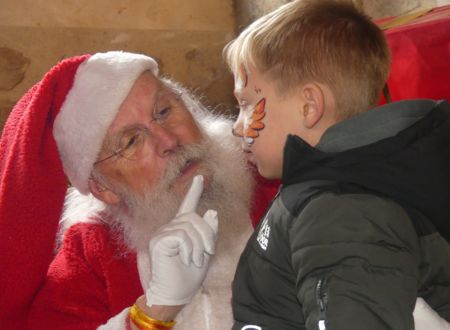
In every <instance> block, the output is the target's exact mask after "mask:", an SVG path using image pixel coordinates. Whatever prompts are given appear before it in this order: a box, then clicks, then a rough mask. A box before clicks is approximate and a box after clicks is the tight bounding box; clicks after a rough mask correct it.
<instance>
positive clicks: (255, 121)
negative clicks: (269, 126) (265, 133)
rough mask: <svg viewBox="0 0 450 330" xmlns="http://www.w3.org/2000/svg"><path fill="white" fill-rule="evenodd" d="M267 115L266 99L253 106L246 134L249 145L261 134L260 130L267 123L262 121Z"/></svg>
mask: <svg viewBox="0 0 450 330" xmlns="http://www.w3.org/2000/svg"><path fill="white" fill-rule="evenodd" d="M265 116H266V99H264V98H263V99H261V100H259V102H258V103H257V104H256V105H255V107H254V108H253V112H252V114H251V115H250V116H249V118H248V123H249V124H248V126H247V127H246V128H245V131H244V136H245V140H246V142H247V144H248V145H252V144H253V143H254V142H255V141H254V139H256V138H257V137H258V136H259V131H260V130H262V129H263V128H264V127H265V125H264V123H263V122H262V121H261V120H262V119H263V118H264V117H265Z"/></svg>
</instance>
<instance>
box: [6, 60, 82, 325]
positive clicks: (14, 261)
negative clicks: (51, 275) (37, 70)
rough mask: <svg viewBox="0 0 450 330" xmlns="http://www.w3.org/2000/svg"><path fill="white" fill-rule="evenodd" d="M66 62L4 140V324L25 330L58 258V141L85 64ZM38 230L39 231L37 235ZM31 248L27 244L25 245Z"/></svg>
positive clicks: (27, 101)
mask: <svg viewBox="0 0 450 330" xmlns="http://www.w3.org/2000/svg"><path fill="white" fill-rule="evenodd" d="M86 58H87V56H84V57H76V58H72V59H70V60H66V61H64V62H61V63H60V64H59V65H57V66H55V67H54V68H53V69H52V70H51V71H49V72H48V73H47V74H46V75H45V76H44V78H43V79H42V80H41V81H40V82H39V83H38V84H36V85H35V86H34V87H32V88H31V89H30V90H29V91H28V92H27V93H26V94H25V95H24V96H23V97H22V99H21V100H20V101H19V102H18V103H17V105H16V106H15V107H14V109H13V110H12V112H11V115H10V116H9V118H8V120H7V122H6V124H5V127H4V129H3V132H2V137H1V140H0V244H1V246H0V265H1V266H0V268H1V271H0V324H1V327H2V329H23V328H24V327H25V323H24V322H25V320H26V316H27V312H28V309H29V306H30V303H31V300H32V298H33V296H34V295H35V294H36V292H37V290H38V289H39V287H40V286H41V285H42V283H43V281H44V279H45V275H46V272H47V269H48V266H49V264H50V262H51V260H52V258H53V249H54V240H55V233H56V230H57V225H58V220H59V218H60V215H61V210H62V206H63V201H64V195H65V191H66V186H67V183H66V179H65V176H64V173H63V169H62V164H61V161H60V160H59V156H58V151H57V148H56V143H55V141H54V139H53V135H52V126H53V121H54V119H55V116H56V115H57V114H58V111H59V108H60V107H61V104H62V103H63V101H64V99H65V96H66V94H67V91H68V90H69V89H70V88H71V86H72V82H73V77H74V73H75V71H76V69H77V68H78V65H79V63H81V62H82V61H84V60H85V59H86ZM35 229H36V230H35ZM25 242H26V243H25Z"/></svg>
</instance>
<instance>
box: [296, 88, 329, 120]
mask: <svg viewBox="0 0 450 330" xmlns="http://www.w3.org/2000/svg"><path fill="white" fill-rule="evenodd" d="M300 97H301V99H302V108H301V109H300V111H301V113H300V115H301V116H302V119H303V124H304V126H305V127H306V128H313V127H314V126H315V125H316V124H317V123H318V122H319V120H320V119H321V118H322V116H323V114H324V112H325V95H324V93H323V91H322V88H321V87H320V86H319V85H318V84H314V83H307V84H305V85H303V86H302V87H301V90H300Z"/></svg>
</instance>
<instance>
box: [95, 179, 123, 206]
mask: <svg viewBox="0 0 450 330" xmlns="http://www.w3.org/2000/svg"><path fill="white" fill-rule="evenodd" d="M88 186H89V190H90V191H91V193H92V195H94V197H95V198H97V199H99V200H101V201H102V202H105V203H106V204H117V203H119V202H120V198H119V196H118V195H117V194H116V193H115V192H114V191H112V190H110V189H109V188H107V187H106V186H104V185H103V184H101V183H99V182H98V181H97V180H95V179H92V178H90V179H89V181H88Z"/></svg>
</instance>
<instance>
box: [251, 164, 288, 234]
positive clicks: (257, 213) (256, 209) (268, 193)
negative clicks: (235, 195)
mask: <svg viewBox="0 0 450 330" xmlns="http://www.w3.org/2000/svg"><path fill="white" fill-rule="evenodd" d="M255 180H256V186H255V190H254V192H253V198H252V205H251V209H250V219H251V220H252V225H253V228H254V227H256V226H257V225H258V223H259V221H260V220H261V218H262V217H263V216H264V214H265V213H266V211H267V208H268V207H269V204H270V202H271V201H272V199H273V198H274V197H275V195H276V193H277V192H278V188H279V187H280V184H281V181H280V180H268V179H265V178H264V177H262V176H261V175H260V174H258V173H257V171H256V170H255Z"/></svg>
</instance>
